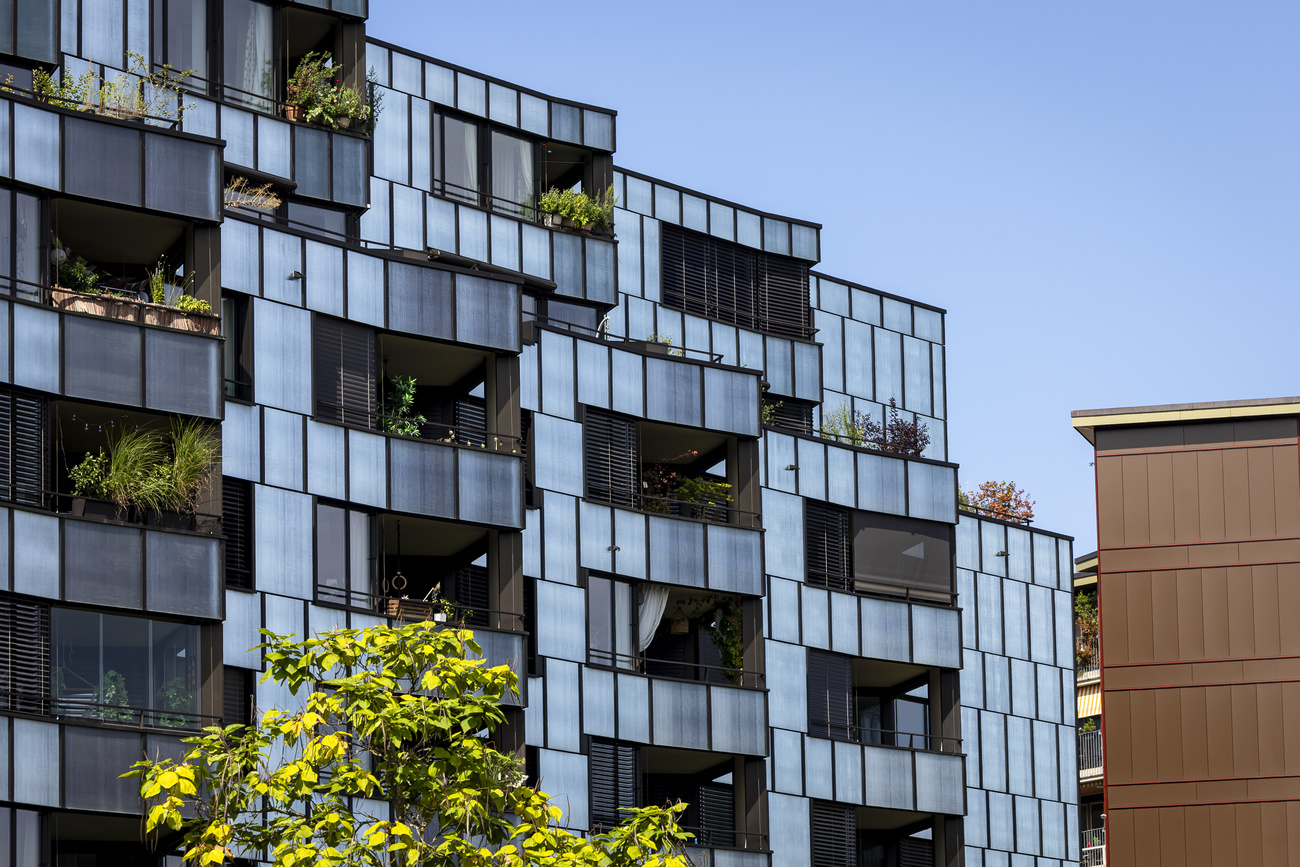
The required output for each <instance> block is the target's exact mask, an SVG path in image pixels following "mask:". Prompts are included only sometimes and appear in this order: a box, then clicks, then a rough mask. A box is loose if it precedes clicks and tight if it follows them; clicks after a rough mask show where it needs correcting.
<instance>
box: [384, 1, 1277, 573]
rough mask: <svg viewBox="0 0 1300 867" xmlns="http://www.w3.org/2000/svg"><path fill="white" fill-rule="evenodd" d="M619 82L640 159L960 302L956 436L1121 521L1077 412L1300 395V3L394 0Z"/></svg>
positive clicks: (856, 270)
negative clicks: (816, 233) (1102, 503)
mask: <svg viewBox="0 0 1300 867" xmlns="http://www.w3.org/2000/svg"><path fill="white" fill-rule="evenodd" d="M369 32H370V33H371V34H372V35H374V36H375V37H377V38H380V39H384V40H387V41H390V42H394V43H397V44H400V45H404V46H409V47H411V48H413V49H415V50H417V51H420V52H423V53H426V54H430V55H432V56H434V57H438V58H442V59H445V60H448V61H451V62H453V63H458V64H462V65H464V66H467V67H470V68H472V69H476V70H480V71H482V72H484V73H486V74H490V75H495V76H497V77H500V78H504V79H507V80H510V81H515V82H518V83H520V84H523V85H526V86H529V87H532V88H535V89H537V90H541V91H543V92H546V93H550V94H553V95H556V96H562V97H566V98H570V99H577V100H581V101H584V102H588V103H594V104H596V105H601V106H607V107H610V108H614V109H616V110H617V111H618V112H619V116H618V122H617V123H618V153H617V154H616V156H615V159H616V161H617V163H618V164H619V165H622V166H626V167H628V168H631V169H636V170H637V171H641V172H646V173H648V174H651V175H654V176H657V177H662V178H665V179H667V180H671V181H674V182H676V183H680V184H682V185H684V186H687V187H692V188H696V189H699V190H702V191H705V192H707V193H711V194H713V195H717V196H721V197H724V198H728V199H733V200H736V201H739V202H744V203H746V204H749V205H752V206H754V207H757V208H761V209H763V210H767V211H772V212H776V213H779V214H786V215H789V216H793V217H798V218H802V219H808V220H815V221H817V222H820V223H822V224H823V226H824V229H823V231H822V264H821V265H820V266H819V268H820V269H821V270H822V271H824V272H826V273H830V274H834V275H836V276H840V277H844V278H847V279H850V280H854V281H857V282H860V283H865V284H867V285H870V286H874V287H876V288H878V289H881V290H884V291H888V292H893V293H896V294H899V295H903V296H906V297H909V298H915V299H917V300H921V301H925V302H928V303H931V304H935V305H938V306H940V307H944V308H946V309H947V311H948V317H947V325H948V390H949V404H948V409H949V444H950V445H949V454H950V456H951V459H952V460H954V461H956V462H958V463H960V464H961V479H962V481H963V483H964V484H966V485H974V484H977V483H978V482H980V481H983V480H985V479H991V478H996V479H1014V480H1015V481H1017V482H1018V483H1019V484H1021V485H1022V486H1023V487H1025V488H1026V489H1027V490H1029V491H1030V493H1031V494H1032V495H1033V496H1034V498H1035V499H1036V500H1037V501H1038V506H1037V519H1036V520H1035V524H1036V525H1038V526H1042V527H1044V528H1046V529H1051V530H1057V531H1059V532H1063V533H1067V534H1070V535H1073V536H1075V537H1076V539H1077V542H1076V554H1081V553H1084V552H1086V551H1090V550H1092V549H1093V548H1094V547H1095V540H1096V519H1095V510H1094V506H1093V493H1092V489H1093V475H1092V469H1091V467H1090V461H1091V459H1092V458H1091V451H1090V449H1089V447H1088V445H1087V443H1086V442H1085V441H1084V440H1083V439H1082V438H1081V437H1080V436H1079V435H1078V434H1076V433H1074V432H1073V431H1072V429H1071V427H1070V410H1072V409H1091V408H1096V407H1107V406H1129V405H1137V404H1153V403H1175V402H1184V401H1198V400H1228V399H1236V398H1250V397H1275V396H1282V395H1295V394H1300V377H1297V375H1296V373H1295V369H1296V366H1297V365H1296V362H1295V360H1294V358H1295V355H1296V352H1295V346H1296V343H1297V341H1296V338H1295V334H1294V332H1295V330H1296V327H1297V322H1298V321H1300V292H1298V290H1300V255H1298V254H1300V168H1297V165H1298V163H1300V52H1298V51H1297V44H1298V43H1300V3H1296V2H1294V0H1289V2H1262V0H1261V2H1241V3H1224V2H1214V3H1210V2H1198V0H1179V2H1163V0H1160V2H1157V0H1141V2H1136V3H1135V2H1132V0H1127V2H1116V0H1102V2H1089V3H1077V2H1075V3H1067V2H1062V0H1051V2H1046V0H1033V2H1028V0H1025V2H1003V3H997V2H989V0H985V2H958V0H951V2H944V3H939V2H925V0H892V2H857V3H816V2H805V3H797V4H790V3H781V4H777V3H767V2H747V3H733V2H711V0H694V2H677V0H670V2H655V3H635V4H633V3H618V2H614V3H581V4H578V3H574V4H539V3H536V2H533V3H514V2H499V3H486V2H477V3H448V2H428V0H403V2H397V0H372V2H371V18H370V23H369Z"/></svg>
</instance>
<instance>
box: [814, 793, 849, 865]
mask: <svg viewBox="0 0 1300 867" xmlns="http://www.w3.org/2000/svg"><path fill="white" fill-rule="evenodd" d="M810 812H811V815H812V867H856V864H857V853H856V849H857V846H856V841H855V836H856V835H855V833H854V831H855V828H856V825H857V822H856V821H855V819H854V816H853V808H852V807H846V806H844V805H843V804H829V803H826V802H825V801H813V802H812V809H811V811H810Z"/></svg>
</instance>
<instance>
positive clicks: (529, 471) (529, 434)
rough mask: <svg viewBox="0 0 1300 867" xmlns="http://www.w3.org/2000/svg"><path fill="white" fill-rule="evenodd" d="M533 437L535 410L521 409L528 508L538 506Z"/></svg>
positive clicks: (525, 501)
mask: <svg viewBox="0 0 1300 867" xmlns="http://www.w3.org/2000/svg"><path fill="white" fill-rule="evenodd" d="M532 439H533V411H532V410H530V409H521V410H520V411H519V454H521V455H523V458H524V505H525V506H527V507H528V508H532V509H535V508H537V506H538V502H537V491H536V488H535V487H534V485H535V481H534V479H535V476H534V473H535V470H536V468H535V467H534V466H533V450H532V448H530V443H531V442H532Z"/></svg>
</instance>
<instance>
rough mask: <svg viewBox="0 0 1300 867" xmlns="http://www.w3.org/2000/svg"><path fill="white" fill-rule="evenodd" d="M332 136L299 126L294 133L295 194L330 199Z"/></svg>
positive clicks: (322, 131)
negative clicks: (296, 186)
mask: <svg viewBox="0 0 1300 867" xmlns="http://www.w3.org/2000/svg"><path fill="white" fill-rule="evenodd" d="M329 154H330V134H329V133H328V132H326V131H325V130H323V129H311V128H310V127H307V126H303V125H301V124H299V125H298V126H297V127H296V128H295V129H294V131H293V162H294V169H295V171H294V180H295V181H297V182H298V189H296V190H294V192H296V193H298V194H299V195H303V196H311V197H312V198H316V199H328V198H329V197H330V160H329Z"/></svg>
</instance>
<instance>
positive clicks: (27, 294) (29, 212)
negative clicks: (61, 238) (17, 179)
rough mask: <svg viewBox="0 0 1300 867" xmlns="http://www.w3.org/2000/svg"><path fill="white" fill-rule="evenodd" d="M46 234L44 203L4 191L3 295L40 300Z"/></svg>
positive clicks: (0, 225) (0, 224) (0, 218)
mask: <svg viewBox="0 0 1300 867" xmlns="http://www.w3.org/2000/svg"><path fill="white" fill-rule="evenodd" d="M45 234H46V227H45V226H44V225H43V224H42V221H41V200H40V199H38V198H36V197H35V196H29V195H26V194H24V193H19V192H15V191H13V190H6V189H0V291H2V292H7V293H11V294H15V295H17V296H18V297H19V298H26V299H27V300H29V301H37V300H40V297H41V292H40V287H41V284H42V279H41V265H42V263H43V262H44V261H45V256H44V253H43V251H44V238H45Z"/></svg>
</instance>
